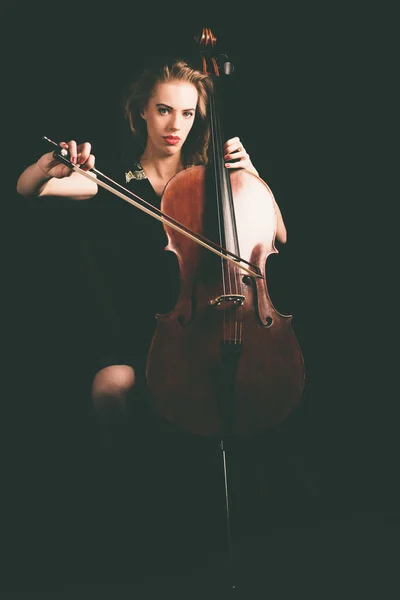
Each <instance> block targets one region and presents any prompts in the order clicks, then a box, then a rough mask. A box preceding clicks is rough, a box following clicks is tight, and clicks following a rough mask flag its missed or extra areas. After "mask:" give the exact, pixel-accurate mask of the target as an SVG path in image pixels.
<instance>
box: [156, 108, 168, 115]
mask: <svg viewBox="0 0 400 600" xmlns="http://www.w3.org/2000/svg"><path fill="white" fill-rule="evenodd" d="M158 112H159V113H160V115H165V114H167V113H168V108H159V109H158Z"/></svg>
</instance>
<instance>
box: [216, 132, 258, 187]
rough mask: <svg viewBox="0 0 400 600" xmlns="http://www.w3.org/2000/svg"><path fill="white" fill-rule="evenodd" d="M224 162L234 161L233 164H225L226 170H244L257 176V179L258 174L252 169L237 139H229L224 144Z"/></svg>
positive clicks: (248, 157) (252, 166) (248, 158)
mask: <svg viewBox="0 0 400 600" xmlns="http://www.w3.org/2000/svg"><path fill="white" fill-rule="evenodd" d="M224 160H226V161H230V160H235V162H233V163H232V162H226V163H225V166H226V168H227V169H246V171H250V173H253V174H254V175H257V177H258V172H257V170H256V168H255V167H254V165H253V163H252V162H251V160H250V156H249V155H248V154H247V152H246V150H245V148H244V147H243V144H242V142H241V141H240V139H239V138H238V137H234V138H231V139H230V140H228V141H227V142H225V144H224Z"/></svg>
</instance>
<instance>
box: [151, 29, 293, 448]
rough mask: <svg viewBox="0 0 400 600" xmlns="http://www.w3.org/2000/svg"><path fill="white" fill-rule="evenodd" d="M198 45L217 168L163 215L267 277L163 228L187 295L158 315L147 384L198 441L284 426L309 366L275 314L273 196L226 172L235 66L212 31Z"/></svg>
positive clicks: (252, 178)
mask: <svg viewBox="0 0 400 600" xmlns="http://www.w3.org/2000/svg"><path fill="white" fill-rule="evenodd" d="M196 41H197V42H198V44H199V46H200V49H201V61H202V67H203V72H205V73H207V74H208V75H209V76H210V78H211V79H212V82H213V92H212V94H211V95H210V102H209V119H210V128H211V148H212V151H211V160H210V161H209V164H207V165H198V166H192V167H189V168H187V169H185V170H184V171H181V172H179V173H178V174H177V175H175V176H174V177H172V179H171V180H170V181H169V182H168V183H167V185H166V187H165V189H164V192H163V195H162V198H161V211H162V212H163V213H165V214H167V215H168V216H169V217H170V218H172V219H174V220H176V221H177V222H179V223H182V224H184V225H185V226H186V227H187V228H188V229H189V230H190V231H193V232H195V233H196V234H198V235H199V236H204V237H206V238H207V239H211V240H213V241H214V242H215V244H216V245H218V246H219V247H222V248H225V249H226V251H228V252H229V253H231V254H232V255H233V256H235V255H236V256H240V257H241V259H242V260H244V261H245V262H247V263H248V264H251V265H253V266H255V268H256V270H257V272H258V273H261V277H255V276H252V275H249V274H248V273H246V274H244V273H243V272H242V271H241V270H240V269H238V268H236V266H235V264H233V261H227V260H223V259H222V258H221V256H218V255H217V256H216V255H215V254H211V253H209V252H207V251H206V250H205V249H204V248H203V247H201V246H200V245H199V244H196V243H193V240H191V239H190V238H188V237H186V236H182V235H181V234H180V233H179V232H178V233H177V231H176V229H173V228H171V227H170V226H169V225H168V224H166V223H164V227H165V232H166V236H167V240H168V243H167V246H166V248H165V250H166V251H170V252H173V253H175V255H176V258H177V260H178V263H179V270H180V290H179V295H178V299H177V302H176V305H175V307H174V309H173V310H172V311H171V312H169V313H168V314H158V315H157V324H156V329H155V333H154V336H153V340H152V343H151V346H150V351H149V354H148V358H147V365H146V380H147V388H148V392H149V396H150V401H151V403H152V405H153V407H154V408H155V410H156V412H157V413H158V414H159V415H161V416H162V418H164V419H165V420H167V421H168V422H170V423H172V424H174V425H175V426H176V427H178V428H179V429H182V430H184V431H186V432H188V433H191V434H196V435H203V436H222V437H226V436H231V435H241V434H253V433H258V432H261V431H264V430H266V429H270V428H273V427H276V426H277V425H279V424H280V423H281V422H282V421H283V420H284V419H285V418H286V417H287V416H288V415H289V413H290V412H291V411H292V410H293V409H294V407H295V406H296V404H297V403H298V402H299V400H300V398H301V394H302V390H303V386H304V361H303V356H302V352H301V350H300V347H299V344H298V342H297V339H296V337H295V335H294V332H293V329H292V327H291V320H292V316H291V315H283V314H281V313H279V312H278V311H277V310H276V309H275V308H274V306H273V304H272V302H271V299H270V296H269V293H268V288H267V284H266V263H267V259H268V256H270V255H271V254H272V253H277V252H278V251H277V249H276V247H275V245H274V239H275V230H276V222H277V218H276V214H275V208H274V197H273V194H272V191H271V190H270V188H269V187H268V185H267V184H266V183H265V182H264V181H263V180H262V179H260V178H259V177H257V176H256V175H254V174H253V173H250V172H248V171H246V170H243V169H240V170H237V171H235V170H232V171H229V170H228V169H227V168H226V167H225V164H224V158H223V141H224V137H223V132H222V124H221V119H220V117H219V114H220V112H221V111H220V107H219V103H220V85H221V83H220V82H221V80H222V79H223V77H227V76H228V75H230V73H232V65H231V63H230V62H229V61H228V59H227V56H226V55H222V63H223V64H222V65H220V64H219V63H218V60H217V58H216V57H215V56H214V55H213V52H212V51H213V50H214V46H215V44H216V38H215V36H214V35H213V34H212V32H211V31H210V30H209V29H203V30H202V32H201V34H200V35H199V36H198V37H197V38H196ZM221 73H222V74H221ZM253 275H254V273H253Z"/></svg>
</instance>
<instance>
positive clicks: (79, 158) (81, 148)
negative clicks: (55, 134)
mask: <svg viewBox="0 0 400 600" xmlns="http://www.w3.org/2000/svg"><path fill="white" fill-rule="evenodd" d="M59 145H60V147H61V148H64V149H65V150H67V151H68V154H69V160H70V161H71V162H72V163H73V164H74V165H76V166H79V167H80V168H81V169H82V170H83V171H89V170H90V169H93V167H94V164H95V157H94V156H93V154H91V149H92V146H91V144H90V143H89V142H83V143H82V144H77V143H76V142H75V140H70V141H69V142H60V144H59ZM36 164H37V166H38V167H39V169H40V170H41V171H42V172H43V174H44V175H45V176H46V178H47V179H51V178H52V177H55V178H56V179H62V178H64V177H68V175H70V174H71V172H72V171H71V169H70V167H68V166H67V165H65V164H64V163H62V162H60V161H59V160H57V159H56V158H54V156H53V152H48V153H46V154H43V156H41V157H40V158H39V160H38V161H37V163H36Z"/></svg>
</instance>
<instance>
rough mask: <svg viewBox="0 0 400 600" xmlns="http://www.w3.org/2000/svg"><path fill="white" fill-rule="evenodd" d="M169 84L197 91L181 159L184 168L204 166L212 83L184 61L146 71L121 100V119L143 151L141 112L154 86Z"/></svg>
mask: <svg viewBox="0 0 400 600" xmlns="http://www.w3.org/2000/svg"><path fill="white" fill-rule="evenodd" d="M168 81H183V82H186V83H192V84H193V85H194V86H195V88H196V89H197V92H198V102H197V106H196V117H195V119H194V123H193V127H192V129H191V130H190V132H189V135H188V137H187V139H186V141H185V143H184V145H183V148H182V156H183V162H184V164H185V165H191V164H206V163H207V149H208V145H209V140H210V129H209V125H208V121H207V119H206V116H207V104H208V97H209V94H210V92H211V90H212V82H211V79H210V77H209V76H208V75H207V74H205V73H202V72H201V71H198V70H197V69H194V68H192V67H191V66H190V65H189V63H187V62H186V61H184V60H180V59H176V60H174V61H171V62H170V63H168V64H166V65H163V66H161V67H158V68H153V69H146V70H144V71H143V72H142V73H141V75H140V76H139V77H138V78H137V79H136V80H135V81H134V82H133V83H132V84H131V85H130V86H129V87H128V90H127V93H126V95H125V99H124V115H125V118H126V119H127V120H128V122H129V127H130V130H131V132H132V133H133V134H134V135H135V136H136V137H137V138H138V141H139V143H140V144H141V145H142V147H143V148H144V147H145V145H146V141H147V127H146V122H145V121H144V119H143V118H142V112H143V110H144V109H145V108H146V106H147V104H148V102H149V99H150V98H151V96H152V94H153V93H154V89H155V87H156V85H157V84H158V83H165V82H168Z"/></svg>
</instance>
